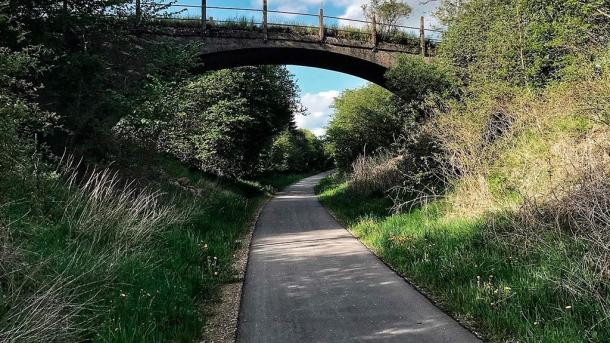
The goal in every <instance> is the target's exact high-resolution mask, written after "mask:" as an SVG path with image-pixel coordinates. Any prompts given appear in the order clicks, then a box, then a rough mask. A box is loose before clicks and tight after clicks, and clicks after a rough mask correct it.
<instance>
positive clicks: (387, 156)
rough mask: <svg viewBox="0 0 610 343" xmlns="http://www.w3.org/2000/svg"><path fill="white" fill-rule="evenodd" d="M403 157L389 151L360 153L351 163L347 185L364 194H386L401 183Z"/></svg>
mask: <svg viewBox="0 0 610 343" xmlns="http://www.w3.org/2000/svg"><path fill="white" fill-rule="evenodd" d="M402 161H403V158H402V157H401V156H395V155H394V154H392V153H391V152H389V151H382V152H379V153H377V154H375V155H361V156H359V157H358V158H357V159H356V161H354V163H353V164H352V174H351V175H350V180H349V187H350V188H351V189H352V190H354V191H356V192H358V193H360V194H364V195H371V194H377V195H380V194H386V193H387V192H388V191H390V190H391V189H392V188H393V187H395V186H396V185H398V184H400V183H402V179H403V176H402V172H401V164H402Z"/></svg>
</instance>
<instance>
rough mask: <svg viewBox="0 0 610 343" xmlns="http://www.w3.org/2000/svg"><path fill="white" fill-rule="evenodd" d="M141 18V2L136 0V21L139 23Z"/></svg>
mask: <svg viewBox="0 0 610 343" xmlns="http://www.w3.org/2000/svg"><path fill="white" fill-rule="evenodd" d="M64 2H65V1H64ZM141 19H142V3H141V0H136V22H137V23H140V20H141Z"/></svg>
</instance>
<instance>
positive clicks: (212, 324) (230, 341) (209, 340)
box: [201, 195, 274, 343]
mask: <svg viewBox="0 0 610 343" xmlns="http://www.w3.org/2000/svg"><path fill="white" fill-rule="evenodd" d="M273 197H274V195H271V196H266V197H265V198H264V199H263V200H262V201H261V202H260V204H258V206H257V208H256V212H255V215H254V217H253V218H252V219H251V220H250V222H249V223H248V230H247V231H246V232H245V233H244V235H243V236H242V245H241V247H240V248H239V249H238V250H237V251H236V252H235V256H237V258H235V260H234V262H233V263H234V268H235V270H236V276H238V279H239V280H240V281H239V282H235V283H230V284H224V285H221V292H222V295H221V299H220V301H219V304H232V306H231V308H230V309H229V311H226V312H223V311H220V312H218V313H215V314H214V315H213V316H212V317H211V318H210V320H209V321H208V322H207V323H206V325H205V326H204V329H203V336H204V337H203V340H202V341H201V342H202V343H234V342H236V341H237V335H238V329H239V322H240V317H241V304H242V301H243V292H244V285H245V282H246V273H247V272H248V262H249V261H250V250H251V247H252V237H253V236H254V230H255V229H256V225H257V224H258V221H259V219H260V216H261V214H262V213H263V209H264V208H265V206H267V204H268V203H269V201H271V199H273ZM241 255H245V257H246V258H245V261H242V260H240V259H239V256H241ZM232 287H237V288H238V290H237V291H232V290H231V288H232ZM221 322H232V323H231V326H230V327H229V328H228V330H230V331H231V333H230V335H229V334H228V332H224V333H217V332H215V330H217V329H218V326H219V324H218V323H221ZM208 334H209V335H208ZM210 336H211V337H210Z"/></svg>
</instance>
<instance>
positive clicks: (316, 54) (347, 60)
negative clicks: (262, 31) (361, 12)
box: [199, 33, 419, 86]
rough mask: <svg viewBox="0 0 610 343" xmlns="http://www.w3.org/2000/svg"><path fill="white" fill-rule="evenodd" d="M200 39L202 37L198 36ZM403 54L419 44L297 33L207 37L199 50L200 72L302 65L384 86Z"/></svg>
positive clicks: (416, 51) (412, 50) (410, 52)
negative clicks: (320, 36) (390, 69)
mask: <svg viewBox="0 0 610 343" xmlns="http://www.w3.org/2000/svg"><path fill="white" fill-rule="evenodd" d="M199 39H201V38H199ZM402 53H407V54H419V52H418V50H417V47H413V48H412V49H409V47H407V46H404V45H397V44H388V43H382V44H378V45H377V46H373V45H372V44H370V43H367V42H357V41H353V40H340V39H336V38H328V39H327V40H325V41H324V42H320V41H319V40H316V39H315V38H312V39H307V37H303V36H298V35H297V36H296V37H295V36H294V35H285V34H284V35H268V36H267V37H264V38H263V37H260V36H259V35H255V36H252V35H244V34H243V33H242V34H240V35H239V36H237V37H236V36H224V35H216V36H207V37H203V42H202V48H201V53H200V56H199V58H200V61H201V62H202V66H201V67H200V69H201V71H208V70H219V69H225V68H233V67H241V66H252V65H300V66H306V67H316V68H322V69H328V70H333V71H338V72H342V73H346V74H350V75H353V76H357V77H360V78H362V79H365V80H367V81H370V82H373V83H376V84H378V85H380V86H385V78H384V74H385V72H386V71H387V70H388V69H389V68H391V67H392V66H393V65H394V64H395V63H396V61H397V59H398V56H399V55H400V54H402Z"/></svg>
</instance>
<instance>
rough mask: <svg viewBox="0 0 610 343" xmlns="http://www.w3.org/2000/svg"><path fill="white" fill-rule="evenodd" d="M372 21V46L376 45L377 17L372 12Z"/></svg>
mask: <svg viewBox="0 0 610 343" xmlns="http://www.w3.org/2000/svg"><path fill="white" fill-rule="evenodd" d="M371 19H372V23H371V42H372V43H373V46H374V47H377V43H378V42H377V17H375V15H374V14H373V18H371Z"/></svg>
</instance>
